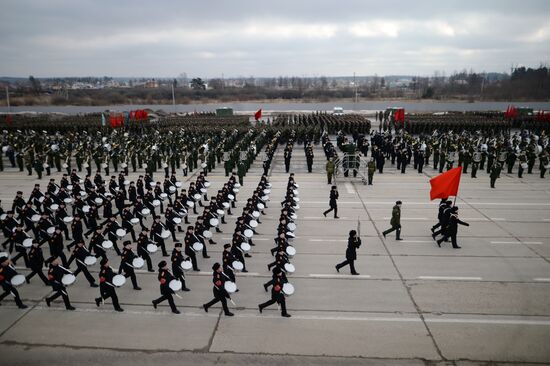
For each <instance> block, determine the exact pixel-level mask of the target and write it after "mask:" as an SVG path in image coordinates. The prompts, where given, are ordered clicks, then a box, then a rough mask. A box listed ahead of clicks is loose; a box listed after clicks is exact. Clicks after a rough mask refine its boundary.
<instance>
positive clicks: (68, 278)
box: [61, 273, 76, 286]
mask: <svg viewBox="0 0 550 366" xmlns="http://www.w3.org/2000/svg"><path fill="white" fill-rule="evenodd" d="M75 282H76V277H75V275H73V274H70V273H67V274H65V275H63V277H62V278H61V283H62V284H63V285H65V286H71V285H72V284H73V283H75Z"/></svg>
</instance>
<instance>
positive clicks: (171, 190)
mask: <svg viewBox="0 0 550 366" xmlns="http://www.w3.org/2000/svg"><path fill="white" fill-rule="evenodd" d="M168 190H169V191H170V193H175V192H176V187H174V186H170V187H168Z"/></svg>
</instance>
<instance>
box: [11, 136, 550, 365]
mask: <svg viewBox="0 0 550 366" xmlns="http://www.w3.org/2000/svg"><path fill="white" fill-rule="evenodd" d="M333 141H334V137H333ZM283 148H284V146H279V149H278V150H277V152H276V154H275V157H274V159H273V163H272V166H271V172H270V178H269V179H270V182H271V184H272V192H271V195H270V202H269V205H268V208H266V209H265V212H266V215H265V216H262V217H261V220H262V223H261V224H260V225H259V226H258V228H257V231H258V235H255V236H254V238H253V240H254V242H255V244H256V246H255V247H253V249H252V252H251V253H252V258H247V267H248V270H249V272H248V273H239V274H238V275H237V283H238V286H239V289H240V291H239V292H238V293H236V294H234V295H233V296H232V299H233V301H234V302H235V303H236V306H235V305H233V304H231V303H229V306H230V309H231V310H232V311H233V312H234V313H235V316H234V317H226V316H224V315H223V312H222V311H221V308H220V306H219V304H218V305H215V306H214V307H212V308H211V309H210V310H209V312H208V313H205V312H204V310H203V308H202V304H204V303H206V302H208V301H209V300H210V299H211V298H212V274H211V267H212V264H213V263H214V262H220V261H221V258H222V250H223V248H222V246H223V244H224V243H226V242H229V240H230V236H231V234H232V232H233V228H234V225H235V219H236V217H237V216H238V214H239V213H240V211H241V209H242V204H243V202H245V201H246V198H247V197H249V196H250V194H251V192H252V191H253V190H254V189H255V188H256V185H257V183H258V181H259V179H260V176H261V174H262V161H261V157H258V158H257V159H256V161H255V162H254V165H253V166H252V168H251V169H250V170H249V172H248V173H247V175H246V177H245V178H244V185H243V187H242V189H241V191H240V192H239V195H238V197H237V199H238V200H239V201H238V202H237V208H236V209H235V215H234V216H228V217H226V220H227V222H228V223H227V225H221V229H222V230H223V231H224V233H215V234H214V240H215V241H216V242H217V244H216V245H208V252H209V255H210V256H211V258H210V259H203V258H199V259H198V260H199V267H200V269H201V271H200V272H187V274H186V277H187V287H189V288H190V289H191V291H190V292H185V293H184V292H181V293H180V296H181V297H182V298H181V299H180V298H175V301H176V305H177V306H178V308H179V310H180V311H181V312H182V314H180V315H175V314H172V313H171V312H170V308H169V307H168V305H167V303H162V304H161V305H159V307H158V309H156V310H155V309H153V306H152V305H151V300H153V299H154V298H157V297H158V296H159V285H158V280H157V273H156V272H155V273H148V272H147V271H146V270H138V271H137V278H138V283H139V284H140V286H141V287H142V288H143V290H141V291H135V290H133V289H132V287H131V285H130V284H129V283H126V285H125V286H124V287H122V288H119V289H118V290H117V293H118V297H119V299H120V301H121V306H122V307H123V308H124V310H125V311H124V312H122V313H118V312H115V311H113V308H112V306H111V302H110V300H108V301H107V302H106V303H105V304H104V305H103V306H102V307H99V308H98V307H96V304H95V303H94V298H95V297H97V296H98V295H99V290H98V289H96V288H90V286H89V285H88V283H87V282H86V281H85V279H84V278H83V277H82V276H79V277H78V279H77V282H76V284H74V285H73V286H71V287H69V288H68V293H69V297H70V299H71V303H72V304H73V306H75V307H76V310H75V311H72V312H71V311H66V310H65V309H64V307H63V305H62V302H59V301H57V302H55V303H53V304H52V307H51V308H48V307H47V306H46V303H45V301H44V298H45V297H46V296H47V295H48V294H50V293H51V289H50V288H49V287H45V286H44V285H43V284H42V283H41V281H39V280H38V279H37V278H35V279H34V280H33V281H32V282H31V284H30V285H23V286H22V287H20V288H19V293H20V294H21V297H22V299H23V301H24V302H25V304H27V305H29V307H28V308H27V309H24V310H20V309H18V308H17V307H16V306H15V303H14V302H13V298H11V297H8V298H6V300H4V301H3V302H2V305H1V306H0V355H1V356H0V359H1V360H2V364H4V365H18V366H23V365H38V364H44V365H45V364H55V365H58V366H59V365H75V364H79V365H92V364H109V365H128V364H132V365H136V366H137V365H146V364H147V365H150V364H153V363H154V364H157V365H171V364H174V365H175V364H178V365H182V364H192V365H208V364H224V365H288V364H300V365H380V364H383V365H393V364H396V365H423V364H427V365H436V364H440V365H447V364H451V365H473V364H480V363H486V362H491V361H492V362H495V363H514V364H522V363H525V364H529V363H533V364H548V363H550V347H549V341H550V184H549V182H548V179H541V178H540V177H539V176H538V174H532V175H528V174H524V176H523V178H522V179H519V178H518V177H517V174H514V175H508V174H506V172H505V171H503V172H502V175H501V178H500V179H499V180H498V181H497V184H496V188H495V189H491V188H490V187H489V176H488V174H487V173H486V172H481V171H480V172H478V178H477V179H472V178H470V176H469V174H468V175H466V174H465V175H464V176H463V178H462V182H461V185H460V190H459V197H458V198H457V200H456V204H457V205H458V206H459V208H460V218H461V220H463V221H465V222H468V223H469V224H470V226H469V227H465V226H459V233H458V243H459V245H460V246H461V247H462V248H461V249H453V248H452V247H451V245H450V243H443V244H442V247H441V248H439V247H438V246H437V244H436V243H435V241H433V240H432V238H431V232H430V228H431V226H432V225H434V224H435V223H436V222H437V212H438V203H439V201H438V200H435V201H433V202H431V201H430V200H429V191H430V185H429V179H430V178H431V177H433V176H435V175H437V173H436V171H435V170H434V169H432V167H431V166H430V167H426V168H425V170H424V173H422V174H419V173H418V172H416V171H414V170H413V169H412V167H410V168H409V169H408V171H407V173H406V174H401V173H400V172H397V171H396V170H395V167H392V166H391V164H389V162H388V163H387V164H386V167H385V169H384V173H383V174H378V173H376V174H375V176H374V184H373V185H372V186H368V185H364V184H363V183H362V182H361V180H360V179H359V178H352V177H349V178H345V177H343V176H342V175H341V174H340V175H339V176H338V177H337V186H338V191H339V193H340V198H339V201H338V215H339V216H340V218H339V219H334V218H333V217H332V213H330V214H329V215H327V217H326V218H325V217H323V214H322V213H323V211H324V210H326V209H327V208H328V195H329V190H330V185H328V184H327V179H326V175H325V158H324V154H323V151H322V148H321V147H320V146H316V147H315V148H314V153H315V159H314V167H313V172H312V173H308V172H307V169H306V162H305V155H304V153H303V146H302V145H297V146H296V147H295V151H294V154H293V157H292V161H291V169H290V170H291V172H294V173H295V179H296V182H297V183H298V184H299V186H300V187H299V197H300V209H299V211H298V212H297V213H298V219H297V220H296V224H297V229H296V232H295V233H296V239H294V241H293V245H294V246H295V247H296V249H297V255H296V256H295V257H294V258H292V259H291V261H292V263H293V264H294V265H295V267H296V272H295V273H294V274H292V275H289V281H290V282H291V283H292V284H293V285H294V286H295V289H296V292H295V294H294V295H292V296H290V297H288V298H287V302H286V303H287V308H288V312H289V313H290V314H291V315H292V317H291V318H283V317H281V316H280V311H278V310H277V307H275V306H271V307H270V308H267V309H265V310H264V311H263V314H260V313H259V311H258V304H259V303H262V302H264V301H266V300H267V299H269V298H270V293H268V292H265V291H264V288H263V286H262V284H263V283H265V282H267V281H268V280H269V279H271V272H270V271H268V269H267V267H266V265H267V264H268V263H269V262H271V261H272V260H273V259H272V257H271V254H270V252H269V249H270V248H272V247H273V246H274V242H273V238H274V237H275V234H276V232H275V230H276V226H277V224H278V218H279V214H280V209H281V207H280V204H279V202H280V201H281V200H283V198H284V194H285V191H286V185H287V180H288V174H287V173H286V172H285V171H284V164H283V159H282V153H283ZM138 173H139V172H138ZM138 173H130V179H134V180H135V179H136V178H137V175H138ZM193 173H196V171H195V172H193ZM80 174H81V176H82V177H83V176H84V173H80ZM117 174H118V173H117ZM54 177H55V178H57V180H59V178H60V177H61V173H57V172H56V173H54ZM47 178H48V177H44V178H43V179H42V180H41V181H38V180H36V176H32V177H28V176H27V175H26V172H19V171H15V170H14V169H11V168H9V169H7V170H6V171H4V172H2V173H1V174H0V187H1V188H2V189H1V190H0V198H1V199H2V204H3V206H4V209H7V208H11V202H12V200H13V197H14V196H15V192H16V191H17V190H22V191H24V192H25V195H24V196H25V198H26V197H28V194H29V192H30V191H31V190H32V188H33V185H34V184H35V183H38V182H40V183H41V186H42V189H45V187H46V185H47V182H48V179H47ZM154 178H155V180H160V179H163V174H161V172H157V173H156V175H155V177H154ZM178 178H180V179H182V181H184V186H187V185H188V182H189V181H192V180H194V176H191V175H190V176H188V177H185V178H184V177H182V175H181V171H179V172H178ZM207 179H208V180H209V181H210V182H211V183H212V188H213V189H214V191H215V190H217V189H220V187H221V186H222V185H223V183H225V182H226V181H227V179H228V178H227V177H225V175H224V171H223V166H221V165H218V166H217V167H216V169H215V170H213V171H212V172H211V173H209V174H208V176H207ZM396 200H401V201H402V202H403V205H402V211H401V212H402V218H401V224H402V226H403V229H402V237H403V238H404V240H403V241H396V240H395V233H391V234H389V235H388V237H387V238H386V239H384V238H383V236H382V231H384V230H386V229H388V228H389V227H390V224H389V221H390V216H391V213H392V206H393V205H394V204H395V201H396ZM194 217H196V215H190V221H191V222H192V223H194ZM358 220H359V222H360V237H361V239H362V246H361V247H360V249H358V258H357V261H356V268H357V271H358V272H359V273H360V275H358V276H351V275H350V273H349V267H345V268H343V269H341V270H340V273H338V272H337V271H336V270H335V267H334V266H335V265H336V264H337V263H339V262H341V261H343V260H344V259H345V252H346V246H347V238H348V232H349V231H350V230H352V229H357V226H358ZM149 223H150V219H149ZM183 236H184V234H183V233H178V234H177V237H178V239H180V240H183ZM134 248H135V245H134ZM167 248H168V251H169V252H171V250H172V248H173V242H172V240H171V239H169V240H168V241H167ZM112 257H113V259H112V261H111V266H112V267H113V268H115V269H116V270H118V263H119V259H118V258H117V257H116V256H114V255H113V256H112ZM165 259H166V258H165ZM160 260H161V254H160V253H159V252H157V253H156V254H154V256H153V262H154V268H155V269H156V263H158V262H159V261H160ZM98 268H99V266H98V265H96V266H95V267H92V269H91V273H92V275H93V276H94V277H97V274H98ZM17 270H18V272H20V273H27V270H26V269H24V268H23V262H22V261H20V262H19V263H18V266H17Z"/></svg>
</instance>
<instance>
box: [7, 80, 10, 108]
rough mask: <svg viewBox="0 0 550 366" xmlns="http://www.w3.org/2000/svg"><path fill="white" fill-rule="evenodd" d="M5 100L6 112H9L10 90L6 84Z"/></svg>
mask: <svg viewBox="0 0 550 366" xmlns="http://www.w3.org/2000/svg"><path fill="white" fill-rule="evenodd" d="M6 100H7V102H8V114H10V92H9V89H8V87H7V86H6Z"/></svg>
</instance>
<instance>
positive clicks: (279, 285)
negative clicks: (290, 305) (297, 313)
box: [258, 268, 290, 318]
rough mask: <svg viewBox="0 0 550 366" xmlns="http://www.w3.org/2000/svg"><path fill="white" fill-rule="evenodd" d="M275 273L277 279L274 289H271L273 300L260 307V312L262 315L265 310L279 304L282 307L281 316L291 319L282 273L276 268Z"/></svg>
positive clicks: (274, 282)
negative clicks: (287, 308) (287, 309)
mask: <svg viewBox="0 0 550 366" xmlns="http://www.w3.org/2000/svg"><path fill="white" fill-rule="evenodd" d="M273 273H274V274H276V276H277V277H276V278H275V280H274V281H273V287H272V288H271V300H268V301H266V302H264V303H263V304H260V305H258V310H260V313H261V312H262V311H263V310H264V308H266V307H268V306H270V305H273V304H275V303H278V304H280V305H281V316H284V317H285V318H290V314H289V313H287V312H286V299H285V295H284V294H283V285H284V284H285V281H284V280H283V277H282V271H281V270H280V269H279V268H274V269H273Z"/></svg>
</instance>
